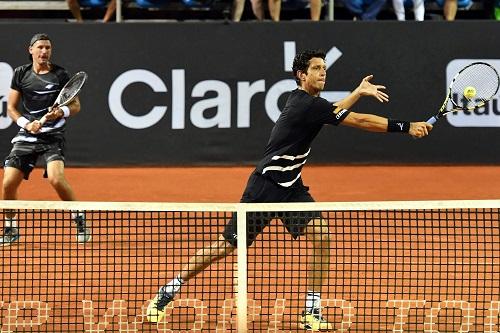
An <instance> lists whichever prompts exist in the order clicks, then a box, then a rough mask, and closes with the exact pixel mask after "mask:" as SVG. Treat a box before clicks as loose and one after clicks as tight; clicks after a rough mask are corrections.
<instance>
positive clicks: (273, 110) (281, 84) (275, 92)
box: [265, 80, 297, 122]
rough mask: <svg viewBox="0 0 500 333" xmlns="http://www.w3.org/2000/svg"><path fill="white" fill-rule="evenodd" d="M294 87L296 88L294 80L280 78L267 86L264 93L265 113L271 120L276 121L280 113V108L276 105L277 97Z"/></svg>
mask: <svg viewBox="0 0 500 333" xmlns="http://www.w3.org/2000/svg"><path fill="white" fill-rule="evenodd" d="M295 88H297V83H296V82H295V80H281V81H278V82H276V83H275V84H274V85H272V86H271V88H269V91H268V92H267V95H266V100H265V107H266V112H267V115H268V116H269V118H270V119H271V120H272V121H273V122H276V121H277V120H278V118H279V116H280V114H281V110H280V108H279V106H278V100H279V98H280V97H281V95H283V94H284V93H287V92H290V91H291V90H293V89H295Z"/></svg>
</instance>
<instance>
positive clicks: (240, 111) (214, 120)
mask: <svg viewBox="0 0 500 333" xmlns="http://www.w3.org/2000/svg"><path fill="white" fill-rule="evenodd" d="M283 49H284V57H283V58H284V63H283V67H284V70H285V72H291V68H292V63H293V58H294V56H295V52H296V51H295V42H293V41H287V42H284V44H283ZM341 56H342V53H341V52H340V51H339V50H338V49H337V48H336V47H332V48H331V49H330V51H329V52H328V53H327V57H326V61H327V67H328V68H329V67H330V66H331V65H333V63H334V62H335V61H337V59H339V58H340V57H341ZM276 65H277V66H278V65H279V64H276ZM171 78H172V82H171V85H170V86H167V83H166V82H165V81H163V80H162V78H161V76H160V75H157V74H156V73H154V72H152V71H149V70H145V69H131V70H128V71H126V72H124V73H122V74H121V75H119V76H118V77H117V78H116V79H115V81H114V82H113V83H112V85H111V88H110V89H109V95H108V104H109V109H110V111H111V114H112V115H113V117H115V119H116V120H117V121H118V122H119V123H120V124H122V125H123V126H125V127H128V128H132V129H145V128H148V127H151V126H153V125H155V124H156V123H158V122H159V121H160V120H161V119H162V118H163V117H164V116H165V114H166V113H167V112H170V113H171V119H172V122H171V128H172V129H184V128H185V127H186V121H188V120H189V121H190V123H191V124H192V125H194V126H195V127H198V128H213V127H217V128H231V126H234V125H236V127H237V128H248V127H250V118H251V115H250V113H251V110H250V102H251V100H252V98H253V97H254V96H255V95H257V94H260V93H264V94H265V103H264V104H265V105H263V107H262V109H264V110H265V112H266V114H267V115H268V117H269V118H270V119H271V120H272V121H274V122H275V121H276V120H277V119H278V117H279V115H280V112H281V110H280V109H279V107H278V100H279V98H280V96H281V95H282V94H284V93H286V92H289V91H291V90H293V89H295V88H296V87H297V84H296V83H295V81H294V80H293V79H286V80H281V81H278V82H273V83H271V84H269V83H268V82H266V80H265V79H260V80H256V81H253V82H249V81H238V82H237V84H236V90H235V89H234V87H231V86H230V85H229V84H228V83H226V82H224V81H221V80H211V79H207V80H203V81H200V82H197V83H196V84H195V85H194V86H193V88H192V89H191V91H187V89H186V69H172V72H171ZM136 83H142V84H145V85H147V86H148V87H150V88H151V90H152V91H154V92H156V93H165V94H166V93H169V94H171V97H172V105H171V106H170V110H169V106H167V105H156V106H153V107H152V108H151V109H150V110H148V111H146V113H145V114H142V115H136V113H134V112H130V111H132V110H126V109H125V107H124V106H123V103H122V98H123V94H124V93H125V92H126V88H127V87H128V86H130V85H132V84H136ZM347 94H349V92H348V91H331V92H323V93H322V97H324V98H326V99H328V100H331V101H334V100H338V99H341V98H343V97H344V96H346V95H347ZM206 96H210V97H206ZM191 97H192V98H201V99H200V100H198V101H196V102H195V103H194V104H193V105H192V106H191V108H190V109H189V110H187V109H186V99H189V98H191ZM234 98H236V108H237V110H236V112H232V110H231V100H232V99H234ZM209 109H210V110H215V112H213V111H211V112H205V111H207V110H209ZM259 109H260V108H259ZM132 113H134V114H132ZM208 114H210V115H208ZM232 117H235V118H236V119H232Z"/></svg>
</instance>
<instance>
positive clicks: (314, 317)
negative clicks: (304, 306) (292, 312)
mask: <svg viewBox="0 0 500 333" xmlns="http://www.w3.org/2000/svg"><path fill="white" fill-rule="evenodd" d="M299 326H300V328H303V329H305V330H308V331H313V332H317V331H329V330H332V329H333V325H332V324H331V323H329V322H327V321H326V319H325V318H323V316H322V315H321V313H320V311H319V309H313V310H312V312H309V311H303V312H302V315H301V316H300V325H299Z"/></svg>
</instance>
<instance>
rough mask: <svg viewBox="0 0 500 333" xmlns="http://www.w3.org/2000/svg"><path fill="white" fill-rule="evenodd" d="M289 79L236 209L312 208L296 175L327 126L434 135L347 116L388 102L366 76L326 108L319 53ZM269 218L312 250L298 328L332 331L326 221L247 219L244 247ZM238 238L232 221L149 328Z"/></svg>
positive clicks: (303, 56) (154, 306) (186, 270)
mask: <svg viewBox="0 0 500 333" xmlns="http://www.w3.org/2000/svg"><path fill="white" fill-rule="evenodd" d="M293 74H294V76H295V79H296V81H297V84H298V87H297V89H295V90H294V91H292V92H291V94H290V96H289V97H288V100H287V102H286V105H285V108H284V109H283V111H282V113H281V115H280V117H279V118H278V121H277V122H276V124H275V126H274V128H273V130H272V132H271V136H270V139H269V141H268V144H267V147H266V150H265V153H264V157H263V158H262V160H261V161H260V162H259V163H258V164H257V167H256V168H255V170H254V172H253V173H252V174H251V175H250V178H249V180H248V183H247V187H246V189H245V191H244V193H243V196H242V198H241V202H245V203H252V202H253V203H259V202H260V203H264V202H313V201H314V199H313V198H312V196H311V195H310V194H309V189H308V187H306V186H304V184H303V183H302V178H301V171H302V167H303V166H304V165H305V163H306V161H307V159H308V158H309V155H310V153H311V148H310V147H311V143H312V141H313V140H314V138H315V137H316V136H317V135H318V133H319V131H320V130H321V128H322V127H323V125H325V124H330V125H339V124H340V125H346V126H351V127H355V128H359V129H362V130H365V131H372V132H397V133H404V134H409V135H411V136H413V137H415V138H421V137H424V136H426V135H428V134H429V131H430V130H431V129H432V125H430V124H427V123H426V122H408V121H402V120H393V119H387V118H384V117H380V116H376V115H373V114H362V113H355V112H352V111H349V109H350V108H351V107H352V106H353V105H354V104H355V103H356V102H357V101H358V99H359V98H360V97H361V96H371V97H374V98H376V99H377V100H378V101H380V102H382V103H383V102H387V101H388V100H389V96H388V95H387V94H386V93H385V92H384V91H383V90H384V89H385V87H384V86H382V85H375V84H372V83H370V80H371V79H372V76H371V75H369V76H367V77H365V78H364V79H363V80H362V81H361V83H360V85H359V86H358V87H357V88H356V89H355V90H354V91H353V92H352V93H351V94H350V95H349V96H347V97H346V98H344V99H343V100H341V101H339V102H337V103H334V104H332V103H330V102H328V101H327V100H325V99H323V98H321V97H319V94H320V92H321V91H322V90H323V89H324V86H325V82H326V63H325V53H324V52H322V51H315V50H307V51H304V52H302V53H299V54H297V55H296V57H295V59H294V62H293ZM273 218H279V219H281V221H282V223H283V225H284V226H285V228H286V229H287V231H288V232H289V233H290V234H291V235H292V236H293V237H294V238H297V237H299V236H301V235H305V237H306V238H307V240H308V241H310V242H311V243H312V247H313V251H312V257H311V258H310V260H309V263H310V264H309V265H310V268H309V269H310V274H309V278H308V293H307V297H306V302H305V303H306V304H305V307H304V311H303V312H302V314H301V317H300V323H299V325H300V326H301V327H302V328H304V329H306V330H311V331H320V330H331V329H332V328H333V325H332V324H331V323H329V322H328V321H327V320H326V319H325V318H324V317H323V316H322V314H321V309H320V299H321V289H322V286H323V284H324V283H325V282H326V281H325V280H326V278H327V273H328V269H329V263H330V244H329V243H330V239H329V231H328V225H327V221H326V220H324V219H322V218H321V214H320V213H319V212H302V213H301V214H296V216H293V215H283V214H282V215H276V214H275V215H273V214H268V215H266V214H256V215H255V216H247V246H250V245H251V244H252V243H253V242H254V240H255V239H256V237H257V236H258V235H259V234H260V233H261V232H262V231H263V230H264V228H265V227H266V226H267V225H268V224H269V222H270V220H271V219H273ZM236 237H237V230H236V217H235V216H233V218H232V219H231V220H230V221H229V222H228V223H227V225H226V227H225V230H224V232H223V234H222V235H221V236H220V238H219V240H218V241H215V242H214V243H212V244H211V245H210V246H209V247H207V248H204V249H201V250H199V251H198V252H197V253H196V255H194V256H193V257H191V258H190V260H189V263H188V264H187V265H185V266H184V267H183V268H182V270H181V272H180V273H179V274H178V275H177V277H175V278H174V279H173V280H172V281H170V282H169V283H167V284H166V285H164V286H162V287H161V288H160V290H159V291H158V293H157V294H156V296H155V297H154V299H153V300H152V301H151V302H150V304H149V307H148V311H147V316H148V317H147V318H148V320H149V321H151V322H158V321H160V320H161V319H162V318H163V317H164V315H165V312H164V310H165V306H166V305H167V304H168V303H170V302H171V301H172V300H173V299H174V297H175V295H176V294H177V293H178V292H179V291H180V289H181V286H182V285H183V284H184V283H185V282H187V281H188V280H190V279H191V278H193V277H194V276H196V275H197V274H198V273H199V272H201V271H203V270H204V269H205V268H206V267H208V266H209V265H210V264H211V263H213V262H214V261H218V260H220V259H222V258H224V257H225V256H227V255H228V254H230V253H232V252H233V251H234V250H235V248H236V246H237V240H236Z"/></svg>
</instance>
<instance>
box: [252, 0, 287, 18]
mask: <svg viewBox="0 0 500 333" xmlns="http://www.w3.org/2000/svg"><path fill="white" fill-rule="evenodd" d="M250 3H251V4H252V11H253V14H254V15H255V17H256V18H257V20H259V21H262V20H264V18H265V11H264V6H263V4H262V3H263V0H250ZM267 6H268V9H269V16H271V20H273V21H275V22H278V21H279V20H280V13H281V0H267Z"/></svg>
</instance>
